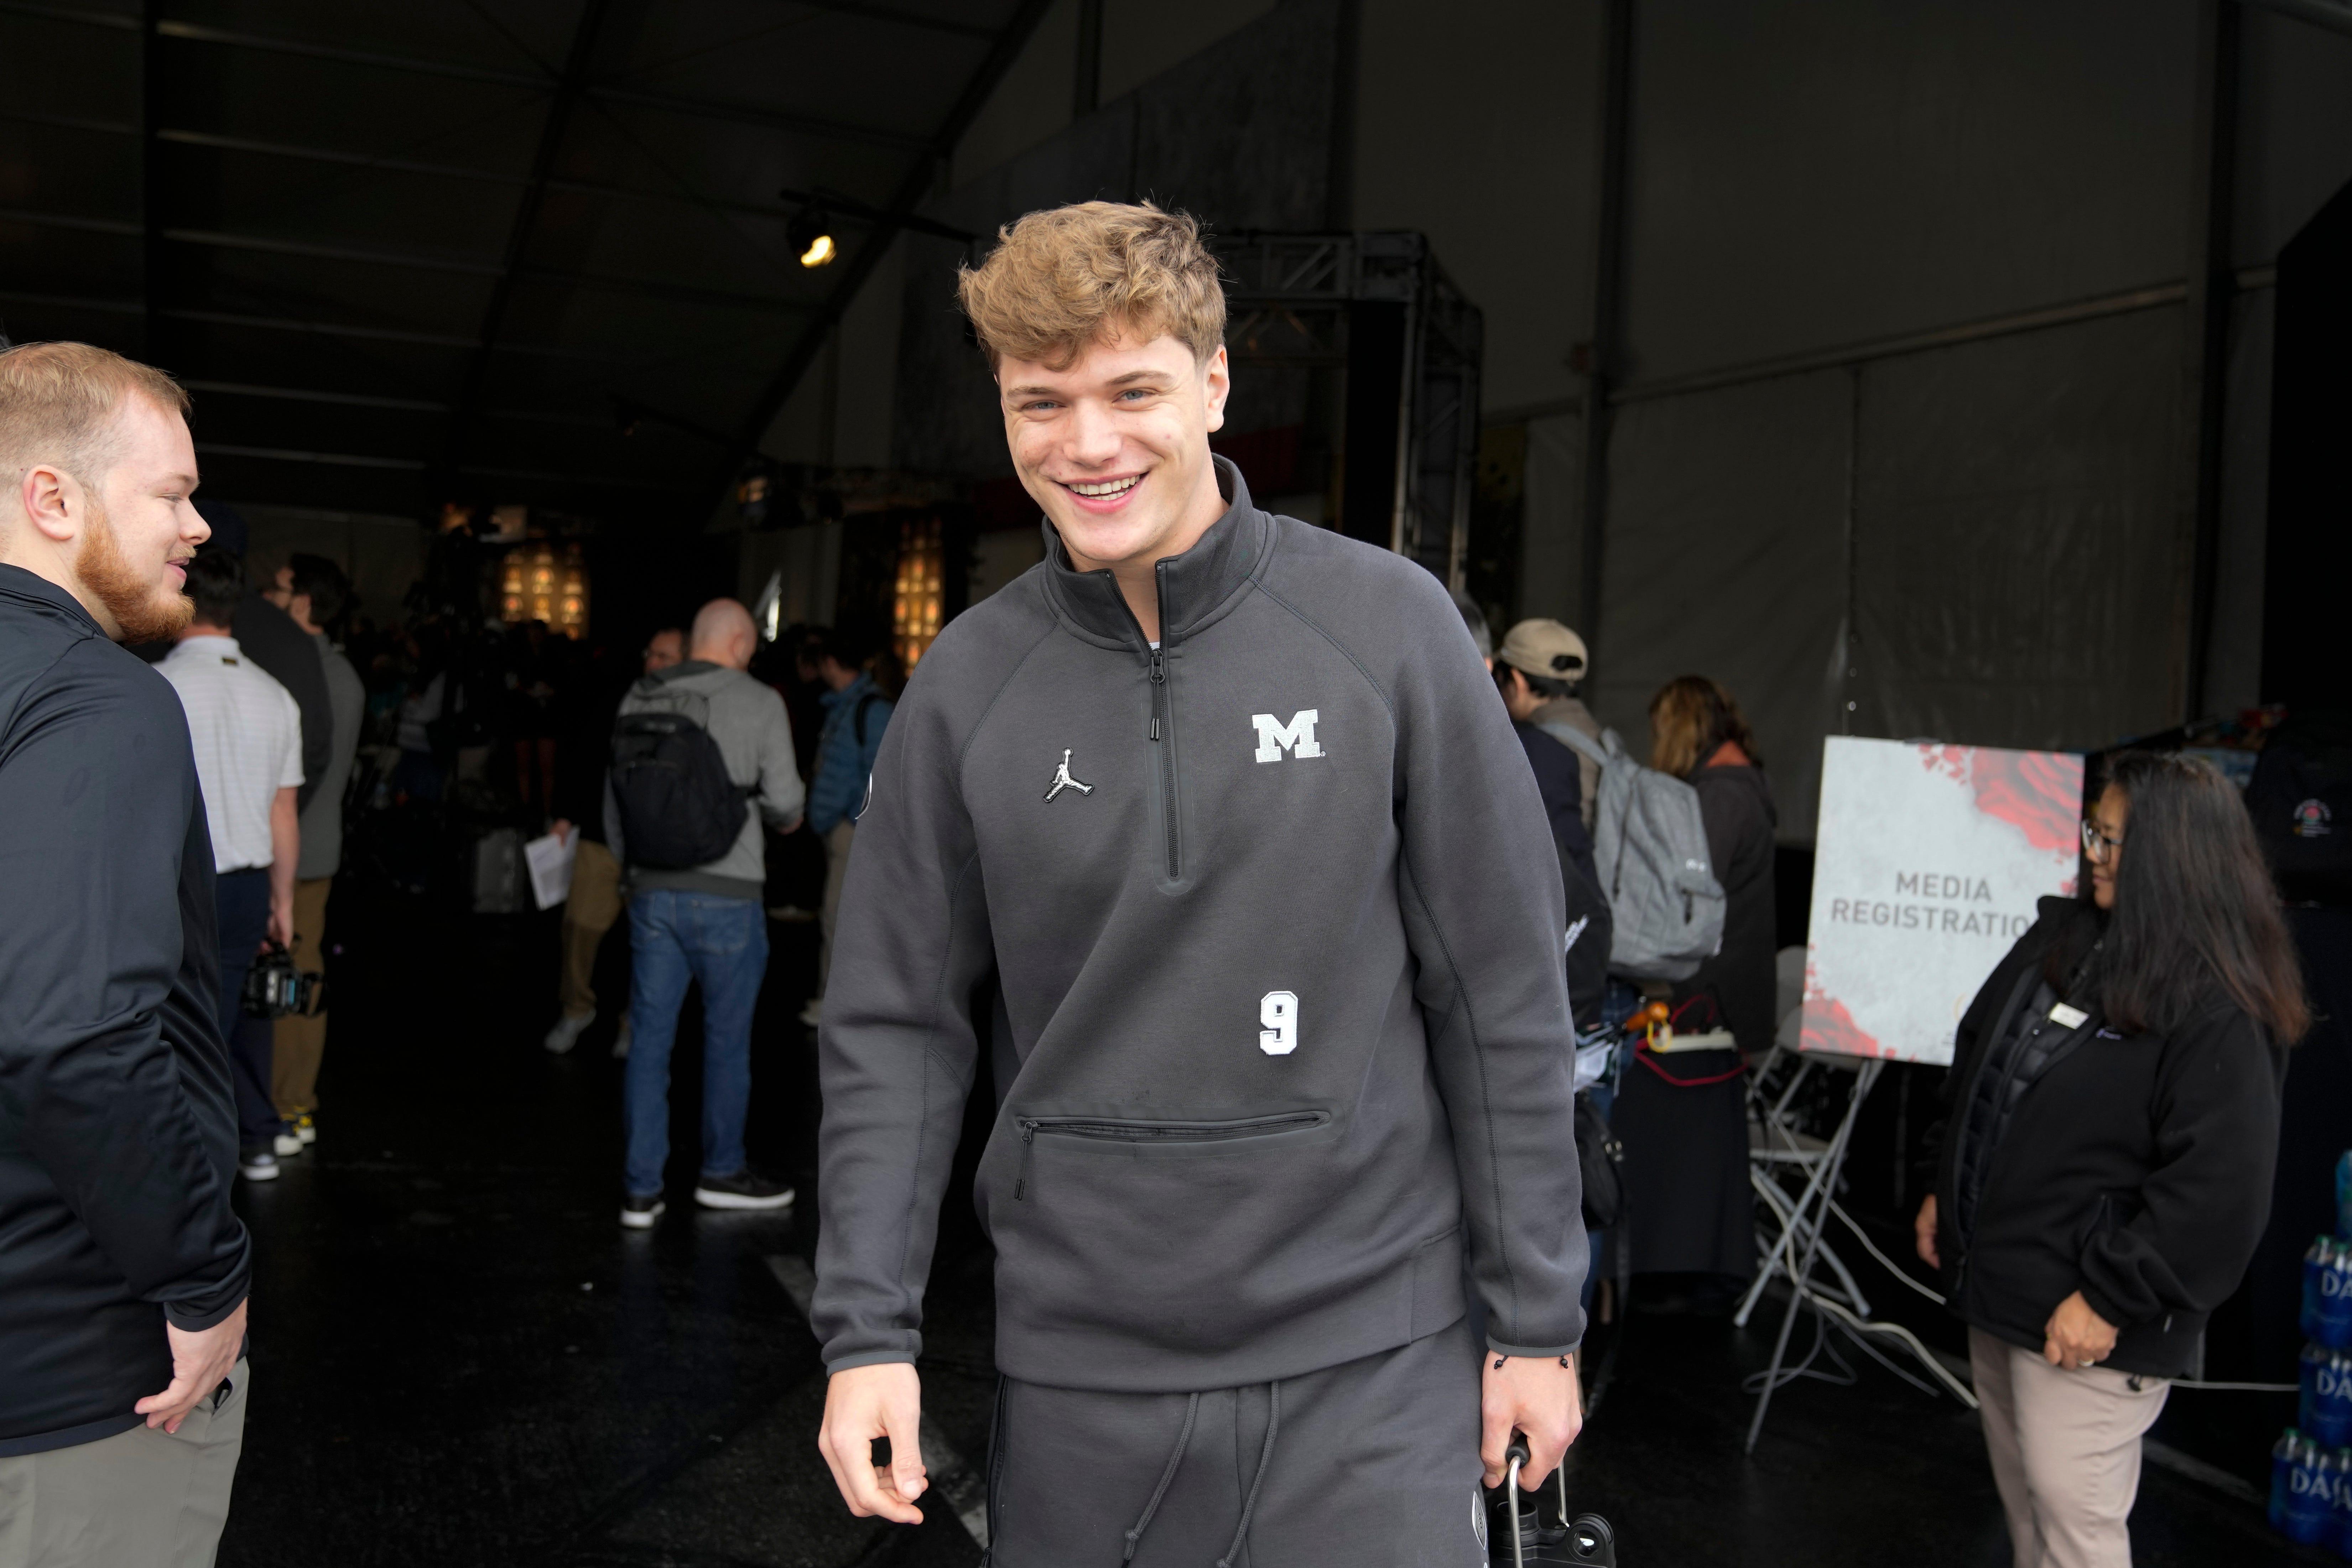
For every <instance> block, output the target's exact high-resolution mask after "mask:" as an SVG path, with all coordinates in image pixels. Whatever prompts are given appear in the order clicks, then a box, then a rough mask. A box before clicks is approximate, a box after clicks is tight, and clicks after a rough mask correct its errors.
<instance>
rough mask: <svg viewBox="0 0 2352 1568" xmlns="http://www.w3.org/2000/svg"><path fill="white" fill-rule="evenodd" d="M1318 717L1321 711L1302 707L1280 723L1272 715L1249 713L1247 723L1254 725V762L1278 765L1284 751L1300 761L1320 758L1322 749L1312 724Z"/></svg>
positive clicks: (1320, 715)
mask: <svg viewBox="0 0 2352 1568" xmlns="http://www.w3.org/2000/svg"><path fill="white" fill-rule="evenodd" d="M1321 717H1322V714H1321V712H1320V710H1317V709H1313V708H1304V709H1301V710H1299V711H1297V712H1296V713H1293V714H1292V715H1291V716H1290V722H1289V723H1287V724H1282V723H1277V722H1276V721H1275V717H1274V715H1273V714H1271V713H1253V714H1251V715H1250V722H1251V723H1253V724H1255V725H1256V726H1257V760H1258V761H1259V762H1261V763H1278V762H1280V761H1282V753H1283V752H1289V753H1290V754H1291V755H1292V756H1294V757H1300V758H1305V757H1319V756H1321V755H1322V754H1323V748H1322V747H1321V746H1319V745H1318V744H1316V742H1315V721H1316V720H1318V719H1319V718H1321Z"/></svg>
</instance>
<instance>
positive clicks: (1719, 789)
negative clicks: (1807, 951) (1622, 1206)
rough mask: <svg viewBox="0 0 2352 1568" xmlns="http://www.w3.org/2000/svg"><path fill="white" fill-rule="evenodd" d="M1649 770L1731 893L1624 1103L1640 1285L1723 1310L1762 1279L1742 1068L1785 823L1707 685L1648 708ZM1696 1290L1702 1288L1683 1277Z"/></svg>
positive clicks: (1769, 1019) (1768, 971)
mask: <svg viewBox="0 0 2352 1568" xmlns="http://www.w3.org/2000/svg"><path fill="white" fill-rule="evenodd" d="M1650 732H1651V752H1650V760H1651V763H1652V765H1653V766H1654V768H1655V770H1656V771H1657V772H1658V773H1664V774H1665V775H1667V776H1668V777H1670V778H1673V779H1678V780H1682V781H1684V782H1685V783H1686V784H1688V786H1689V787H1690V789H1692V790H1693V791H1695V792H1696V795H1697V804H1698V811H1699V816H1700V820H1701V822H1702V824H1703V825H1704V826H1705V829H1706V857H1707V859H1708V862H1709V864H1710V866H1711V868H1712V872H1713V876H1714V878H1715V879H1717V881H1719V883H1720V885H1721V889H1722V894H1721V897H1722V904H1721V910H1722V925H1721V942H1720V944H1719V945H1718V946H1717V947H1716V949H1715V950H1714V951H1713V952H1710V953H1708V954H1707V955H1706V957H1704V958H1703V959H1701V960H1700V961H1699V962H1698V963H1697V964H1696V967H1695V968H1693V969H1691V970H1690V971H1689V972H1687V973H1685V974H1684V975H1683V976H1682V977H1680V978H1677V979H1674V980H1673V981H1671V982H1670V986H1671V988H1670V989H1669V990H1668V991H1667V993H1666V994H1665V997H1664V1000H1665V1002H1666V1005H1667V1007H1668V1010H1669V1014H1670V1016H1671V1018H1672V1021H1673V1025H1674V1029H1675V1035H1676V1037H1678V1040H1679V1041H1680V1042H1682V1043H1689V1041H1690V1037H1700V1038H1703V1039H1708V1040H1711V1041H1713V1042H1715V1043H1713V1044H1711V1045H1709V1046H1706V1047H1702V1048H1699V1049H1696V1050H1678V1051H1675V1052H1672V1053H1664V1054H1662V1053H1656V1052H1652V1051H1647V1050H1642V1051H1636V1052H1635V1053H1634V1058H1633V1062H1632V1063H1631V1064H1630V1065H1629V1066H1628V1068H1627V1069H1626V1071H1625V1073H1624V1075H1623V1079H1622V1083H1621V1085H1620V1087H1619V1089H1618V1091H1617V1104H1616V1108H1615V1112H1614V1120H1615V1126H1616V1129H1617V1135H1618V1137H1619V1139H1620V1140H1621V1141H1622V1142H1623V1143H1624V1146H1625V1165H1624V1172H1625V1188H1626V1196H1627V1202H1628V1205H1629V1206H1630V1207H1631V1208H1632V1210H1633V1214H1634V1215H1637V1216H1639V1224H1637V1225H1636V1226H1634V1227H1633V1260H1632V1262H1633V1272H1634V1273H1637V1274H1672V1275H1679V1276H1684V1277H1685V1280H1684V1281H1683V1283H1684V1284H1685V1285H1686V1286H1687V1287H1688V1289H1689V1297H1688V1302H1689V1304H1690V1305H1692V1306H1694V1307H1697V1308H1701V1309H1711V1308H1714V1307H1717V1306H1722V1307H1726V1308H1727V1307H1728V1305H1729V1304H1730V1302H1731V1300H1733V1299H1734V1297H1735V1295H1736V1293H1737V1292H1736V1289H1735V1288H1734V1285H1733V1283H1732V1282H1733V1281H1738V1280H1745V1279H1748V1278H1750V1277H1751V1276H1752V1275H1753V1274H1754V1273H1755V1271H1756V1203H1755V1197H1754V1194H1752V1192H1751V1191H1750V1189H1749V1186H1748V1117H1747V1085H1746V1081H1745V1079H1746V1063H1745V1058H1746V1057H1747V1056H1748V1054H1749V1053H1761V1052H1763V1051H1764V1050H1766V1049H1767V1048H1769V1047H1770V1045H1771V1041H1772V1030H1773V1026H1774V1025H1775V1024H1777V1023H1778V1022H1779V1019H1778V1018H1777V1016H1776V1012H1777V1006H1778V1003H1777V996H1778V980H1777V977H1776V975H1775V973H1774V969H1773V955H1774V952H1775V951H1776V949H1775V947H1774V942H1773V921H1774V908H1773V899H1772V849H1773V830H1774V828H1775V826H1777V825H1778V823H1779V820H1780V818H1779V814H1778V812H1777V811H1776V810H1775V808H1774V806H1773V803H1772V786H1771V784H1769V782H1768V781H1767V780H1766V779H1765V776H1764V758H1763V753H1762V752H1761V750H1760V749H1759V747H1758V745H1757V743H1756V738H1755V736H1754V735H1753V734H1752V733H1751V732H1750V731H1749V730H1748V721H1747V719H1746V718H1745V717H1744V716H1742V714H1741V713H1740V711H1739V704H1738V702H1737V701H1735V700H1733V699H1732V695H1731V693H1730V692H1728V691H1727V690H1725V689H1723V688H1722V687H1721V686H1719V685H1717V683H1716V682H1714V681H1712V680H1709V679H1706V678H1705V677H1704V676H1696V675H1685V676H1683V677H1681V678H1679V679H1675V680H1671V681H1669V682H1667V683H1666V685H1665V686H1664V688H1663V689H1661V690H1660V691H1659V692H1658V694H1657V695H1656V696H1655V697H1654V698H1652V699H1651V700H1650ZM1690 1276H1697V1277H1698V1278H1696V1279H1690V1278H1687V1277H1690Z"/></svg>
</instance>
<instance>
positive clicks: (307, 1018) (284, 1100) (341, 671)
mask: <svg viewBox="0 0 2352 1568" xmlns="http://www.w3.org/2000/svg"><path fill="white" fill-rule="evenodd" d="M274 584H275V585H274V586H272V587H269V588H267V589H264V590H263V591H262V596H263V597H265V598H267V599H268V601H269V602H270V603H271V604H273V605H277V606H278V608H279V609H281V610H283V611H285V612H286V614H287V615H288V616H290V617H291V618H292V620H293V622H294V625H295V626H297V627H299V629H300V630H301V631H302V632H303V633H304V635H306V636H307V637H310V640H311V642H313V643H314V644H316V645H317V647H318V649H319V664H320V668H321V669H322V670H323V671H324V672H325V674H326V678H327V700H328V704H329V710H330V711H331V714H332V715H333V723H332V728H331V731H330V734H329V740H328V745H327V763H326V768H325V770H324V772H322V773H320V777H319V785H318V788H317V789H315V790H313V791H312V792H311V794H310V803H309V804H308V805H305V806H303V807H302V817H301V823H302V855H301V858H300V859H299V861H298V862H297V863H296V866H295V871H294V942H293V947H292V950H291V951H292V952H293V955H294V967H295V968H297V969H299V970H302V971H304V972H305V973H317V972H319V971H320V970H323V969H324V968H325V967H326V959H325V949H324V947H323V946H322V945H321V942H322V941H323V939H324V937H325V934H326V930H327V895H328V894H329V893H331V892H332V891H333V890H334V887H335V873H336V872H337V871H338V870H340V869H341V868H342V864H343V787H344V785H346V784H349V783H350V782H351V777H352V756H353V755H354V754H356V753H357V752H358V751H359V744H360V725H361V724H362V722H363V721H365V720H366V717H367V688H366V687H365V686H363V685H362V684H361V683H360V673H359V671H358V670H356V669H353V668H352V661H351V660H350V659H348V658H344V657H343V655H342V650H341V649H340V648H338V647H335V645H334V644H333V643H332V642H331V641H330V640H329V639H328V637H327V632H326V625H325V624H326V623H327V622H329V621H331V620H333V619H334V618H335V617H336V616H340V615H341V614H342V613H343V607H344V606H345V605H348V604H349V603H350V602H351V596H352V584H351V579H350V578H348V577H346V576H344V575H343V569H342V568H341V567H340V566H338V565H336V564H335V563H333V562H331V561H330V560H328V559H327V558H326V557H325V556H323V555H297V556H295V557H293V558H292V559H291V560H290V561H289V562H288V563H286V564H285V565H283V566H280V567H279V568H278V575H277V577H276V579H275V580H274ZM272 1030H273V1038H272V1040H271V1042H270V1068H269V1097H270V1099H271V1100H275V1101H276V1102H277V1104H278V1115H279V1116H281V1117H283V1118H284V1119H285V1121H286V1126H285V1130H284V1131H281V1132H279V1133H278V1155H279V1157H280V1158H283V1157H285V1156H287V1155H289V1154H299V1153H300V1152H302V1151H303V1150H304V1149H307V1148H309V1147H310V1145H311V1144H312V1143H314V1142H317V1141H318V1137H319V1129H318V1122H317V1115H316V1112H317V1110H318V1086H319V1059H320V1057H321V1056H322V1055H323V1054H324V1053H325V1051H326V1048H327V1015H326V1014H325V1013H323V1012H320V1013H311V1014H303V1015H297V1016H293V1017H290V1018H280V1019H278V1022H277V1023H276V1024H275V1025H273V1026H272Z"/></svg>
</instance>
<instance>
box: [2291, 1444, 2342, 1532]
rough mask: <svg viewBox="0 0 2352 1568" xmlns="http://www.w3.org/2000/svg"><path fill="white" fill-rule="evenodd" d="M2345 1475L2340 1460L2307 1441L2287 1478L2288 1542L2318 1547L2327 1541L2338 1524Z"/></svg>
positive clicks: (2297, 1455) (2296, 1456)
mask: <svg viewBox="0 0 2352 1568" xmlns="http://www.w3.org/2000/svg"><path fill="white" fill-rule="evenodd" d="M2340 1474H2341V1471H2340V1470H2339V1469H2338V1468H2337V1467H2336V1456H2335V1455H2333V1454H2331V1453H2329V1452H2328V1451H2327V1450H2326V1449H2325V1448H2322V1447H2320V1446H2319V1445H2318V1444H2316V1443H2314V1442H2312V1441H2310V1440H2309V1439H2307V1438H2306V1439H2305V1441H2304V1442H2303V1444H2302V1445H2301V1446H2300V1448H2299V1450H2298V1451H2297V1453H2296V1455H2295V1465H2294V1470H2293V1471H2292V1472H2290V1473H2289V1475H2288V1477H2287V1493H2286V1538H2287V1539H2288V1540H2289V1541H2300V1542H2303V1543H2304V1544H2305V1545H2306V1546H2315V1545H2318V1544H2319V1543H2320V1542H2323V1541H2325V1540H2326V1538H2327V1527H2328V1526H2329V1525H2331V1524H2333V1523H2334V1522H2335V1521H2336V1479H2337V1477H2338V1476H2339V1475H2340Z"/></svg>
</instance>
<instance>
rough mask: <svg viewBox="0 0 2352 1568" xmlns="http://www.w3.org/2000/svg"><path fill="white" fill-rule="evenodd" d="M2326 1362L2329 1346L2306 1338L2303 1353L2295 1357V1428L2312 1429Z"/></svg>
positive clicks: (2299, 1429)
mask: <svg viewBox="0 0 2352 1568" xmlns="http://www.w3.org/2000/svg"><path fill="white" fill-rule="evenodd" d="M2326 1364H2327V1347H2326V1345H2323V1344H2319V1343H2316V1342H2313V1341H2310V1340H2305V1342H2303V1353H2302V1354H2300V1355H2298V1356H2297V1357H2295V1378H2294V1388H2295V1398H2294V1429H2295V1430H2298V1431H2303V1432H2308V1431H2310V1430H2311V1418H2312V1415H2313V1413H2314V1412H2315V1411H2316V1410H2317V1409H2318V1408H2319V1369H2320V1368H2321V1367H2323V1366H2325V1365H2326Z"/></svg>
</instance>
